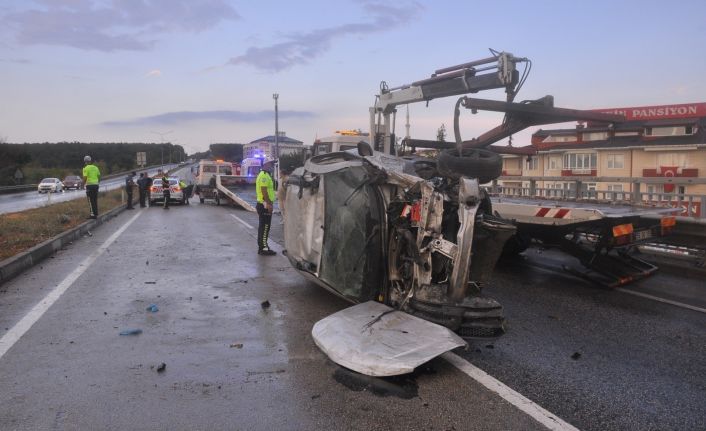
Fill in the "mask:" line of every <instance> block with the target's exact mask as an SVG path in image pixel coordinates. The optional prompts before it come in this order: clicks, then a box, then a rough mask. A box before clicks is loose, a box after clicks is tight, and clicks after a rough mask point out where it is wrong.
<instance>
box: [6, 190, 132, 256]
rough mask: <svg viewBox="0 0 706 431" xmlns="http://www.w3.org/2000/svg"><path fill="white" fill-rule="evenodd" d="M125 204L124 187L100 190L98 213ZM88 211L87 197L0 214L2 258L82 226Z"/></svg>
mask: <svg viewBox="0 0 706 431" xmlns="http://www.w3.org/2000/svg"><path fill="white" fill-rule="evenodd" d="M122 203H123V202H122V191H121V190H119V189H118V190H111V191H107V192H101V193H99V194H98V213H99V214H104V213H106V212H107V211H110V210H111V209H113V208H115V207H117V206H120V205H122ZM88 214H89V211H88V202H87V200H86V198H85V196H84V197H82V198H77V199H74V200H70V201H67V202H59V203H56V204H52V205H47V206H44V207H40V208H33V209H30V210H26V211H21V212H16V213H7V214H2V215H0V261H2V260H4V259H7V258H9V257H12V256H15V255H16V254H19V253H22V252H23V251H27V250H29V249H30V248H32V247H34V246H35V245H37V244H40V243H42V242H44V241H46V240H48V239H50V238H53V237H55V236H57V235H59V234H60V233H62V232H65V231H67V230H70V229H72V228H74V227H76V226H78V225H80V224H81V223H83V222H85V221H86V217H88Z"/></svg>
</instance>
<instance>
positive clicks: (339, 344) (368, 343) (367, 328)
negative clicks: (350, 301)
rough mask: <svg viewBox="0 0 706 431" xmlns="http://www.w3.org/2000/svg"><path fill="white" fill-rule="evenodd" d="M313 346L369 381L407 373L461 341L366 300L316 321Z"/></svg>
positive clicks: (442, 331)
mask: <svg viewBox="0 0 706 431" xmlns="http://www.w3.org/2000/svg"><path fill="white" fill-rule="evenodd" d="M311 334H312V336H313V337H314V342H316V345H317V346H319V348H320V349H321V350H322V351H323V352H324V353H326V355H328V357H329V358H331V360H332V361H334V362H336V363H337V364H339V365H342V366H344V367H346V368H349V369H351V370H353V371H357V372H359V373H362V374H366V375H369V376H378V377H382V376H395V375H399V374H406V373H411V372H412V371H414V369H415V368H416V367H418V366H419V365H421V364H423V363H425V362H427V361H429V360H431V359H433V358H435V357H437V356H439V355H441V354H442V353H444V352H447V351H449V350H452V349H455V348H457V347H462V346H466V342H465V341H464V340H463V339H462V338H461V337H459V336H458V335H456V334H455V333H453V332H452V331H451V330H449V329H448V328H445V327H443V326H440V325H437V324H435V323H431V322H428V321H426V320H423V319H420V318H418V317H415V316H412V315H410V314H407V313H405V312H402V311H398V310H395V309H393V308H390V307H388V306H387V305H384V304H381V303H379V302H375V301H368V302H365V303H362V304H358V305H354V306H352V307H349V308H346V309H345V310H342V311H339V312H337V313H334V314H332V315H330V316H328V317H325V318H324V319H322V320H320V321H318V322H316V324H315V325H314V328H313V329H312V331H311Z"/></svg>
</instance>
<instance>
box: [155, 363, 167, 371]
mask: <svg viewBox="0 0 706 431" xmlns="http://www.w3.org/2000/svg"><path fill="white" fill-rule="evenodd" d="M166 369H167V364H165V363H164V362H162V363H161V364H159V366H158V367H157V372H158V373H161V372H163V371H164V370H166Z"/></svg>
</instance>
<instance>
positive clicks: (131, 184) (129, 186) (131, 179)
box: [125, 172, 135, 210]
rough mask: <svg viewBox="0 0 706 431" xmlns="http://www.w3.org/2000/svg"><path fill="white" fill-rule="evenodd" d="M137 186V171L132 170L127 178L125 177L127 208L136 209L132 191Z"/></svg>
mask: <svg viewBox="0 0 706 431" xmlns="http://www.w3.org/2000/svg"><path fill="white" fill-rule="evenodd" d="M134 188H135V172H131V173H129V174H128V176H127V178H125V193H127V208H126V209H129V210H134V209H135V208H133V207H132V192H133V190H134Z"/></svg>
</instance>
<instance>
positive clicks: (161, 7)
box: [0, 0, 240, 52]
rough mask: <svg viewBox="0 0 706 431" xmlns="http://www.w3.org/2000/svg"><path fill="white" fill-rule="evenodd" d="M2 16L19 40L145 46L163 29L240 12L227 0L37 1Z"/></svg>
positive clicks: (102, 47) (209, 22)
mask: <svg viewBox="0 0 706 431" xmlns="http://www.w3.org/2000/svg"><path fill="white" fill-rule="evenodd" d="M29 4H30V5H32V6H30V7H29V8H24V9H21V10H17V11H14V12H11V13H7V14H5V15H4V16H0V24H3V23H4V24H6V25H7V26H8V27H9V28H10V29H12V31H13V34H14V35H15V38H16V41H17V42H18V43H20V44H21V45H38V44H44V45H58V46H70V47H73V48H78V49H85V50H96V51H103V52H113V51H121V50H127V51H145V50H149V49H151V48H152V47H153V46H154V44H155V43H156V42H157V41H158V39H157V37H158V36H160V35H163V34H166V33H173V32H190V33H196V32H200V31H204V30H207V29H209V28H212V27H214V26H216V25H217V24H219V23H220V22H221V21H226V20H237V19H240V15H238V13H237V12H236V11H235V10H234V9H233V8H232V7H231V6H230V5H229V4H228V2H227V0H140V1H138V0H105V1H101V0H35V1H34V2H30V3H29Z"/></svg>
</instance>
